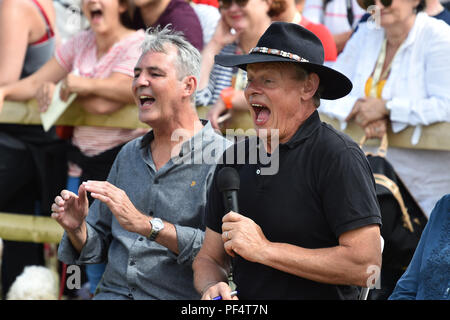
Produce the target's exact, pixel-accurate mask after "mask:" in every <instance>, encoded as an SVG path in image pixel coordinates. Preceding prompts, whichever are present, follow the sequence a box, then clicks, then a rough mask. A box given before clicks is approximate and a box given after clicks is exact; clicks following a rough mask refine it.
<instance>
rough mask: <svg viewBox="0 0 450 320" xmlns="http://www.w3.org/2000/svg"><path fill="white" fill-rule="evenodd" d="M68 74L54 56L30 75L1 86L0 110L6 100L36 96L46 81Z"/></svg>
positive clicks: (56, 79)
mask: <svg viewBox="0 0 450 320" xmlns="http://www.w3.org/2000/svg"><path fill="white" fill-rule="evenodd" d="M66 74H67V72H66V70H65V69H64V68H62V67H61V66H60V65H59V63H58V62H57V61H56V59H55V58H52V59H50V60H49V61H48V62H47V63H46V64H44V65H43V66H42V67H41V68H40V69H39V70H37V71H36V72H35V73H33V74H32V75H30V76H29V77H26V78H24V79H22V80H20V81H17V82H14V83H11V84H9V85H6V86H4V87H0V112H1V110H2V107H3V102H4V100H13V101H26V100H29V99H32V98H35V97H36V95H37V93H38V90H39V88H40V87H41V85H42V84H43V83H44V82H52V83H56V82H58V81H59V80H61V79H62V78H64V76H65V75H66Z"/></svg>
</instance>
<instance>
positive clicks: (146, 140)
mask: <svg viewBox="0 0 450 320" xmlns="http://www.w3.org/2000/svg"><path fill="white" fill-rule="evenodd" d="M200 121H201V123H202V125H203V128H202V130H200V131H199V132H197V133H196V134H195V135H194V136H193V137H191V139H189V140H188V141H185V142H184V143H183V146H182V150H183V148H184V146H185V145H186V144H188V145H189V148H191V146H192V147H193V146H194V143H193V141H194V138H195V137H197V135H199V134H202V135H204V136H205V135H213V134H214V129H213V128H212V126H211V123H210V122H209V121H208V120H203V119H200ZM153 139H155V134H154V133H153V130H150V131H149V132H147V133H146V134H145V135H144V136H143V137H142V140H141V149H143V148H145V147H148V146H149V145H150V143H151V142H152V141H153Z"/></svg>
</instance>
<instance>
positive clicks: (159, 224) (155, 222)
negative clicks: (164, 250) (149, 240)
mask: <svg viewBox="0 0 450 320" xmlns="http://www.w3.org/2000/svg"><path fill="white" fill-rule="evenodd" d="M152 227H153V228H154V229H155V231H160V230H161V229H163V228H164V223H163V222H162V221H161V219H158V218H155V219H153V220H152Z"/></svg>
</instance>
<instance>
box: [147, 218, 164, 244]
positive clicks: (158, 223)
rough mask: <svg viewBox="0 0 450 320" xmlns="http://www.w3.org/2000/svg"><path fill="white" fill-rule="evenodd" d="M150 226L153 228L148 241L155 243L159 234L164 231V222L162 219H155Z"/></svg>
mask: <svg viewBox="0 0 450 320" xmlns="http://www.w3.org/2000/svg"><path fill="white" fill-rule="evenodd" d="M150 225H151V226H152V231H151V232H150V235H149V236H148V240H150V241H155V239H156V237H157V236H158V234H159V232H160V231H161V230H162V229H164V222H163V221H162V220H161V219H160V218H153V219H151V220H150Z"/></svg>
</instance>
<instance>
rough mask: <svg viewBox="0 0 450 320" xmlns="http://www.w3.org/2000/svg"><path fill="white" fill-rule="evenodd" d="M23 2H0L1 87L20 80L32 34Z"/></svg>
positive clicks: (8, 0)
mask: <svg viewBox="0 0 450 320" xmlns="http://www.w3.org/2000/svg"><path fill="white" fill-rule="evenodd" d="M27 12H28V6H26V5H24V3H23V1H17V0H3V1H1V2H0V70H1V71H2V72H1V73H0V86H3V85H6V84H9V83H12V82H15V81H17V80H19V78H20V74H21V72H22V68H23V62H24V60H25V53H26V51H27V46H28V42H29V39H28V38H29V34H30V32H31V25H30V24H31V21H30V19H26V16H27V15H26V13H27Z"/></svg>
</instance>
